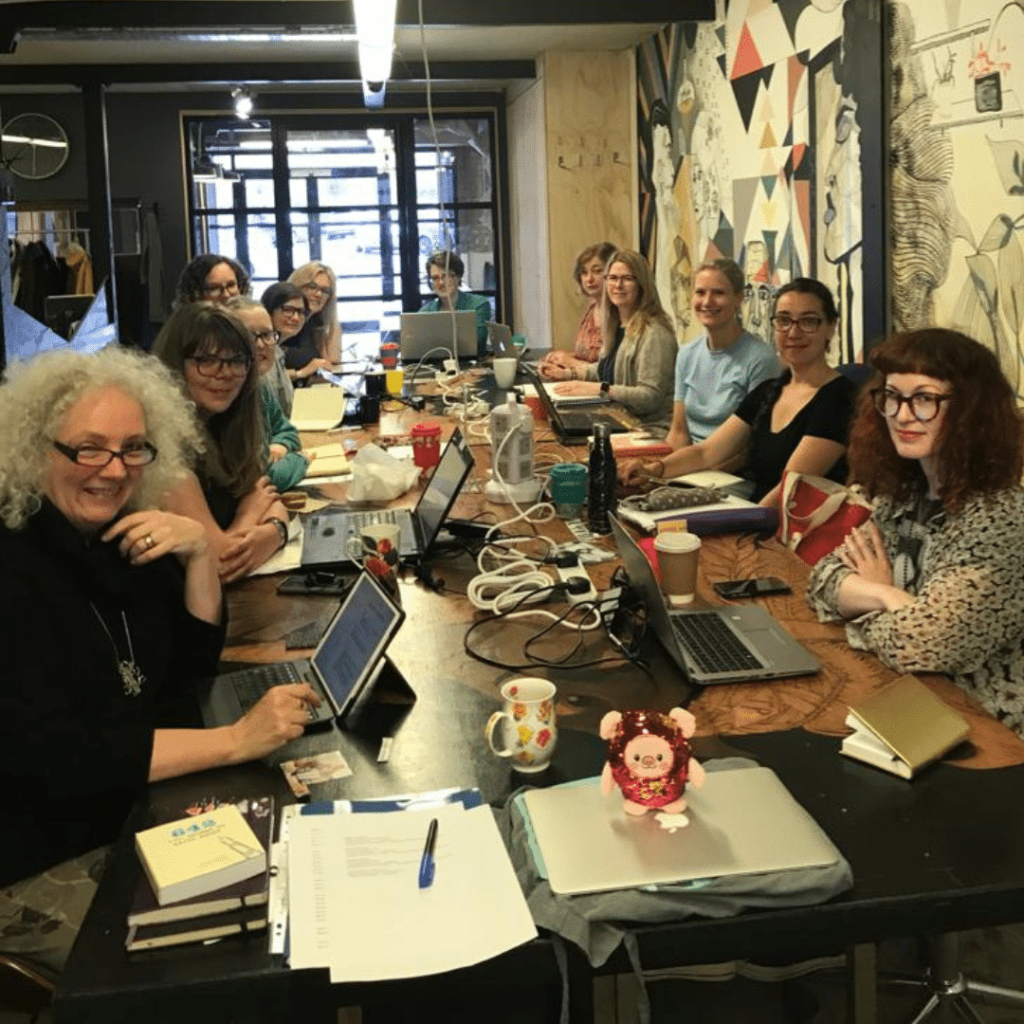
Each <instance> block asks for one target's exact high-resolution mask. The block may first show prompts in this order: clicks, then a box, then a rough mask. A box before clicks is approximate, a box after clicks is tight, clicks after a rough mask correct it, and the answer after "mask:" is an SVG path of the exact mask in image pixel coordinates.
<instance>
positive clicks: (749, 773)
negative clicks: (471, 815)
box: [525, 768, 840, 895]
mask: <svg viewBox="0 0 1024 1024" xmlns="http://www.w3.org/2000/svg"><path fill="white" fill-rule="evenodd" d="M686 800H687V805H688V806H687V808H686V811H685V812H684V814H685V817H686V819H687V822H688V823H687V824H685V825H683V823H682V822H681V821H680V820H679V819H680V817H682V816H680V815H660V816H659V814H658V812H656V811H648V812H647V814H645V815H643V816H641V817H632V816H630V815H628V814H626V813H625V812H624V811H623V809H622V794H621V793H620V792H618V790H616V791H614V792H612V793H602V792H601V789H600V781H599V780H598V779H584V780H583V781H582V782H580V783H576V784H574V783H568V784H565V785H561V786H551V787H549V788H546V789H531V790H529V791H528V792H527V793H526V795H525V802H526V808H527V810H528V811H529V815H530V821H531V824H532V826H533V830H534V834H535V835H536V839H537V846H538V848H539V850H540V853H541V856H542V857H543V859H544V866H545V868H546V870H547V877H548V881H549V883H550V885H551V890H552V892H555V893H558V894H560V895H572V894H575V893H585V892H603V891H606V890H608V889H627V888H637V887H639V886H644V885H669V884H672V883H674V882H689V881H693V880H695V879H702V878H722V877H726V876H733V875H744V874H754V873H760V872H774V871H797V870H801V869H805V868H816V867H824V866H827V865H830V864H835V863H836V862H837V861H838V860H839V859H840V853H839V851H838V850H837V849H836V847H835V845H834V844H833V843H832V841H831V840H830V839H829V838H828V836H827V835H825V833H824V832H823V831H822V830H821V827H820V826H819V825H818V823H817V822H816V821H815V820H814V819H813V818H812V817H811V816H810V815H809V814H808V813H807V812H806V811H805V810H804V809H803V808H802V807H801V806H800V804H798V803H797V802H796V800H795V799H794V798H793V796H792V795H791V794H790V792H789V790H787V789H786V787H785V786H784V785H783V784H782V782H781V780H780V779H779V778H778V776H777V775H776V774H775V773H774V772H773V771H772V770H771V769H770V768H735V769H732V770H731V771H728V770H726V771H714V772H708V773H707V778H706V780H705V782H704V785H703V786H701V788H700V789H694V788H693V787H692V786H691V787H687V790H686ZM660 818H664V819H665V821H664V823H663V822H662V820H660ZM673 819H675V820H674V821H673ZM669 825H676V826H677V827H676V828H675V830H674V831H672V830H670V828H669V827H668V826H669ZM678 826H682V827H678Z"/></svg>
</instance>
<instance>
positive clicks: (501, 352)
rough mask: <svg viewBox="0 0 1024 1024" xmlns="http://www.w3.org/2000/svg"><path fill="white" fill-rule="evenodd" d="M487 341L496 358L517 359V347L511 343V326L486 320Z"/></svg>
mask: <svg viewBox="0 0 1024 1024" xmlns="http://www.w3.org/2000/svg"><path fill="white" fill-rule="evenodd" d="M487 342H488V344H489V345H490V346H491V351H492V352H493V353H494V356H495V358H496V359H518V358H519V354H520V353H519V349H518V348H516V346H515V345H513V344H512V328H511V327H508V326H506V325H505V324H498V323H495V322H494V321H493V320H488V321H487Z"/></svg>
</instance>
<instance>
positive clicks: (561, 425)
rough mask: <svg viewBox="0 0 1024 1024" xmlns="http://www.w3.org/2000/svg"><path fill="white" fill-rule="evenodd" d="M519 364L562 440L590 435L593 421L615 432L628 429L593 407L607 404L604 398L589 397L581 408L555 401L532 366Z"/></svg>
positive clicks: (592, 429) (577, 438) (592, 430)
mask: <svg viewBox="0 0 1024 1024" xmlns="http://www.w3.org/2000/svg"><path fill="white" fill-rule="evenodd" d="M520 366H521V367H522V368H523V369H525V370H526V373H527V376H528V377H529V378H530V383H531V384H532V386H533V388H534V390H535V391H536V393H537V396H538V397H539V398H540V400H541V403H542V404H543V406H544V409H545V411H546V412H547V414H548V419H549V420H550V421H551V425H552V427H554V430H555V433H557V434H558V435H559V436H560V437H561V438H562V439H563V440H565V441H572V440H579V439H581V438H584V437H590V436H591V434H593V432H594V424H595V423H603V424H605V426H607V427H608V429H609V430H610V431H611V432H612V433H616V434H617V433H622V432H624V431H627V430H629V427H627V426H626V425H625V424H624V423H622V422H621V421H620V420H618V419H616V418H615V417H614V416H610V415H609V414H608V413H605V412H601V411H600V409H599V408H595V406H601V405H607V404H608V402H607V400H606V399H601V398H600V397H599V398H598V400H597V401H596V402H595V401H594V400H593V399H591V400H590V401H589V402H586V403H585V405H586V408H583V409H573V408H571V407H570V406H569V405H565V404H563V403H561V402H558V403H556V402H555V401H553V400H552V397H551V392H550V391H548V389H547V387H546V385H545V384H544V381H543V380H542V379H541V376H540V374H539V373H538V372H537V371H536V370H535V369H534V368H533V366H531V365H530V364H529V363H520Z"/></svg>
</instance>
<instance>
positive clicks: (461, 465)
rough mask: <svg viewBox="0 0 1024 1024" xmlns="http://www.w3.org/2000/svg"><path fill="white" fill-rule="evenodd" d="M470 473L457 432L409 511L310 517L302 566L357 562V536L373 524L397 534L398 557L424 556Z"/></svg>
mask: <svg viewBox="0 0 1024 1024" xmlns="http://www.w3.org/2000/svg"><path fill="white" fill-rule="evenodd" d="M472 469H473V452H472V451H471V450H470V447H469V444H468V442H467V441H466V439H465V438H464V437H463V436H462V432H461V431H460V430H458V429H456V430H455V431H454V432H453V433H452V436H451V438H450V440H449V441H448V444H447V445H446V446H445V449H444V451H443V452H442V453H441V459H440V461H439V462H438V464H437V466H436V467H435V468H434V472H433V474H432V475H431V477H430V479H429V480H428V481H427V484H426V486H425V487H424V488H423V493H422V494H421V495H420V500H419V501H418V502H417V503H416V507H415V508H414V509H412V510H411V511H410V510H409V509H407V508H386V509H370V510H367V511H352V510H349V509H331V508H328V509H324V510H323V511H322V512H315V513H313V515H311V516H308V517H307V519H306V522H305V524H304V525H303V530H302V567H303V568H307V569H312V568H317V567H320V566H346V565H351V564H352V561H353V560H355V561H356V562H358V560H359V558H360V554H361V553H360V550H359V547H360V544H359V537H360V534H361V533H362V530H363V528H364V527H366V526H369V525H371V524H373V523H394V524H396V525H397V526H398V528H399V530H400V534H399V539H398V557H399V558H401V559H402V560H404V561H415V560H417V559H419V558H422V557H423V556H424V555H425V554H426V553H427V552H428V551H429V550H430V547H431V545H432V544H433V543H434V541H435V540H436V539H437V535H438V533H439V532H440V530H441V526H442V525H443V523H444V521H445V519H446V518H447V517H448V513H449V512H450V511H451V507H452V505H454V504H455V499H456V498H457V497H458V496H459V491H461V490H462V485H463V484H464V483H465V482H466V478H467V477H468V476H469V474H470V472H471V471H472Z"/></svg>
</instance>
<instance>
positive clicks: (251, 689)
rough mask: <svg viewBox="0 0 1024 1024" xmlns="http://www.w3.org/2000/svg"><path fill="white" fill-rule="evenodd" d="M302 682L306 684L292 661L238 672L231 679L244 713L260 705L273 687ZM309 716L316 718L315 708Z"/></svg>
mask: <svg viewBox="0 0 1024 1024" xmlns="http://www.w3.org/2000/svg"><path fill="white" fill-rule="evenodd" d="M301 682H304V680H303V678H302V676H301V675H299V672H298V670H297V669H296V668H295V665H294V664H293V663H292V662H290V661H279V662H276V663H275V664H273V665H259V666H257V667H256V668H247V669H246V670H245V671H244V672H238V673H236V674H235V675H233V676H232V678H231V685H232V686H233V687H234V688H235V693H236V695H237V696H238V702H239V703H240V704H241V705H242V711H248V710H249V709H250V708H252V707H255V706H256V705H257V704H259V702H260V700H262V698H263V695H264V694H265V693H266V692H267V690H269V689H270V688H271V687H272V686H283V685H285V684H286V683H301ZM307 715H308V717H309V718H310V719H315V718H316V712H315V711H314V710H313V708H309V709H308V711H307Z"/></svg>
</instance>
